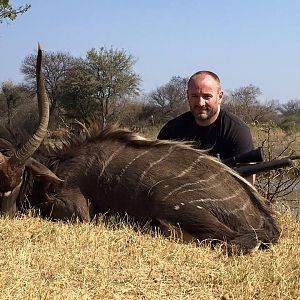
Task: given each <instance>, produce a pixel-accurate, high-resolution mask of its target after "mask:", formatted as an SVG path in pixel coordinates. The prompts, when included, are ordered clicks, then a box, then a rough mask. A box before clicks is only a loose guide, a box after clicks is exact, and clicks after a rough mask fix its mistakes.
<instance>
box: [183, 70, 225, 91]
mask: <svg viewBox="0 0 300 300" xmlns="http://www.w3.org/2000/svg"><path fill="white" fill-rule="evenodd" d="M206 76H209V77H211V78H212V79H214V81H216V83H217V87H218V90H221V81H220V78H219V76H218V75H217V74H216V73H214V72H211V71H205V70H203V71H198V72H196V73H194V74H193V75H192V76H191V77H190V79H189V81H188V85H187V87H188V88H189V86H190V84H191V82H193V81H194V80H195V79H196V78H205V77H206Z"/></svg>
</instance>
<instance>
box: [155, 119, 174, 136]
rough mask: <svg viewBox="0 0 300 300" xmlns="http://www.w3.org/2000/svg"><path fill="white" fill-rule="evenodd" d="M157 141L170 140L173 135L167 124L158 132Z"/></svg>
mask: <svg viewBox="0 0 300 300" xmlns="http://www.w3.org/2000/svg"><path fill="white" fill-rule="evenodd" d="M157 139H159V140H172V139H173V135H172V130H171V128H170V126H169V125H168V123H167V124H166V125H164V126H163V128H162V129H161V130H160V131H159V133H158V136H157Z"/></svg>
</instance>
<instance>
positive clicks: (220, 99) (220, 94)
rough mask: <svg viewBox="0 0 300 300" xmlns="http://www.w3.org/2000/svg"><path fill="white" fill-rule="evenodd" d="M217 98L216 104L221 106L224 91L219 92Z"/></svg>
mask: <svg viewBox="0 0 300 300" xmlns="http://www.w3.org/2000/svg"><path fill="white" fill-rule="evenodd" d="M218 96H219V100H218V103H219V104H221V102H222V101H223V98H224V91H223V90H220V91H219V95H218Z"/></svg>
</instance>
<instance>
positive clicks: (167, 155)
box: [38, 128, 279, 251]
mask: <svg viewBox="0 0 300 300" xmlns="http://www.w3.org/2000/svg"><path fill="white" fill-rule="evenodd" d="M89 134H90V138H88V139H86V140H84V141H78V140H75V139H73V140H69V141H68V142H66V141H65V142H64V143H63V145H64V147H63V149H62V150H59V151H56V153H55V157H54V158H53V159H52V161H51V162H50V161H48V163H49V164H51V165H52V166H53V167H54V169H55V170H54V171H55V172H56V173H57V175H58V176H59V177H60V178H61V179H63V183H61V184H60V185H56V186H55V187H54V190H53V192H52V195H51V196H50V198H49V199H50V202H49V201H48V202H44V203H42V204H41V203H40V204H38V205H39V207H40V209H41V211H42V213H43V214H44V215H46V216H47V215H48V216H49V214H50V212H52V213H51V217H52V218H54V219H57V218H58V219H61V218H62V216H61V209H60V207H63V209H64V211H67V218H69V217H70V215H72V216H73V217H79V218H80V219H82V220H88V219H90V218H91V217H92V216H93V214H94V213H106V212H108V211H109V212H113V213H127V214H128V215H130V216H132V217H135V218H137V219H142V220H151V219H155V220H158V221H161V222H162V223H164V224H165V223H167V224H171V225H174V226H176V227H177V228H180V229H181V230H182V232H186V233H188V234H189V235H190V236H192V237H194V238H195V239H198V240H206V239H212V240H223V241H224V240H225V241H227V242H229V243H232V244H237V245H239V246H240V247H241V248H242V249H245V250H246V251H250V250H251V249H253V248H255V247H256V246H257V245H258V243H260V242H261V243H270V242H275V241H276V240H277V239H278V237H279V229H278V227H277V225H276V224H275V222H274V219H273V217H272V216H271V213H270V211H269V209H268V207H267V206H266V205H265V203H264V199H263V198H262V197H261V196H260V195H259V194H258V193H257V192H256V190H255V189H254V188H253V187H252V186H251V185H250V184H249V183H248V182H247V181H246V180H244V179H243V178H242V177H241V176H239V175H238V174H237V173H235V172H234V171H233V170H232V169H230V168H229V167H227V166H225V165H223V164H222V163H220V162H219V161H217V160H216V159H214V158H213V157H210V156H208V155H206V153H205V152H204V151H201V150H197V149H194V148H193V147H192V146H191V145H190V144H188V143H182V142H172V141H160V140H155V141H152V140H148V139H145V138H142V137H140V136H139V135H137V134H135V133H133V132H131V131H128V130H123V129H115V128H114V129H106V130H104V131H102V132H99V130H97V129H96V130H91V131H90V133H89ZM74 203H75V204H74ZM58 212H59V214H60V215H57V213H58Z"/></svg>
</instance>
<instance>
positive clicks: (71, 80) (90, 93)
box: [60, 61, 99, 120]
mask: <svg viewBox="0 0 300 300" xmlns="http://www.w3.org/2000/svg"><path fill="white" fill-rule="evenodd" d="M61 87H62V89H61V94H60V98H61V103H62V105H63V107H64V108H65V109H66V111H67V114H68V115H69V117H71V118H79V119H85V120H86V119H88V118H89V117H91V116H92V115H93V114H94V113H95V111H97V110H98V106H99V103H98V101H97V99H96V97H95V90H96V87H97V82H96V80H95V78H94V77H93V76H92V75H91V74H90V72H89V70H88V69H87V67H86V65H85V64H84V63H83V62H79V61H78V62H77V63H76V64H75V65H74V66H73V67H72V68H71V69H70V70H69V71H68V73H67V76H66V78H65V79H64V80H63V81H62V84H61Z"/></svg>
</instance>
